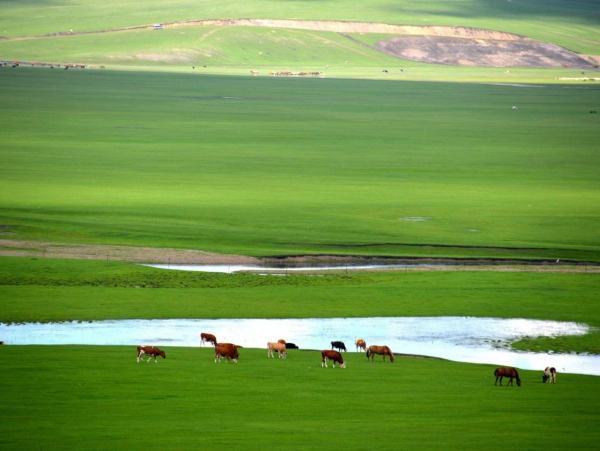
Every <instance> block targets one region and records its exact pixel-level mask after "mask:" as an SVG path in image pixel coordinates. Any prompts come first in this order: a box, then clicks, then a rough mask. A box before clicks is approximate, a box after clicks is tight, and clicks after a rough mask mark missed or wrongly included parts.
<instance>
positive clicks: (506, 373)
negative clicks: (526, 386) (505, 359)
mask: <svg viewBox="0 0 600 451" xmlns="http://www.w3.org/2000/svg"><path fill="white" fill-rule="evenodd" d="M494 376H496V382H494V385H497V384H498V382H500V385H502V378H504V377H508V378H509V379H510V380H509V381H508V384H506V385H507V386H508V385H513V379H516V381H517V386H519V387H520V386H521V378H520V377H519V372H518V371H517V370H516V369H515V368H512V367H510V366H502V367H499V368H496V369H495V370H494Z"/></svg>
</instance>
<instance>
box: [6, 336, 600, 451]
mask: <svg viewBox="0 0 600 451" xmlns="http://www.w3.org/2000/svg"><path fill="white" fill-rule="evenodd" d="M165 349H166V352H167V359H166V360H164V361H163V360H161V361H160V362H159V363H157V364H154V363H152V362H150V363H140V364H136V362H135V349H134V347H93V346H87V347H85V346H52V347H49V346H48V347H44V346H15V347H8V346H7V347H3V348H1V349H0V364H1V365H2V368H3V371H2V372H1V373H0V384H1V385H2V387H3V388H4V402H3V403H2V404H1V405H0V416H1V417H2V419H3V421H2V422H0V432H1V434H0V437H1V438H0V446H2V447H3V448H5V449H31V448H35V447H38V446H40V445H41V444H43V448H44V449H65V448H69V449H107V448H115V447H116V448H117V449H191V448H194V449H207V448H210V449H232V448H235V449H265V448H267V447H276V448H278V449H322V448H323V447H324V446H327V447H332V448H344V449H399V448H402V449H440V448H444V449H457V448H460V449H497V448H498V443H502V444H503V446H505V447H509V448H514V449H557V448H563V449H585V448H589V447H591V446H592V444H593V443H597V442H598V440H599V439H600V435H599V432H598V428H597V427H596V423H597V405H598V402H599V401H600V399H599V397H598V395H599V393H600V390H599V385H598V384H599V383H600V380H599V379H598V378H597V377H590V376H578V375H563V374H561V375H559V379H558V383H557V384H556V385H545V384H542V383H541V377H540V372H539V371H535V372H531V371H525V372H522V376H521V377H522V380H523V384H522V386H521V387H519V388H517V387H495V386H494V383H493V381H494V377H493V376H492V372H493V367H492V366H489V365H463V364H457V363H452V362H446V361H442V360H433V359H419V358H408V357H401V358H398V359H397V360H396V362H394V363H393V364H390V363H388V362H386V363H385V364H384V363H383V362H381V361H380V360H378V361H376V362H374V363H368V362H367V361H366V359H365V357H364V355H363V354H357V353H350V354H346V355H345V357H346V361H347V365H348V368H346V369H339V368H336V369H332V368H327V369H325V368H321V366H320V355H319V354H318V353H317V352H314V351H313V352H308V351H292V352H290V355H289V357H288V359H287V360H286V361H279V360H267V358H266V353H265V352H264V351H263V350H250V349H242V350H240V362H239V363H238V364H237V365H234V364H229V363H221V364H215V363H213V360H212V357H213V353H212V351H211V350H210V349H206V348H205V349H197V348H165Z"/></svg>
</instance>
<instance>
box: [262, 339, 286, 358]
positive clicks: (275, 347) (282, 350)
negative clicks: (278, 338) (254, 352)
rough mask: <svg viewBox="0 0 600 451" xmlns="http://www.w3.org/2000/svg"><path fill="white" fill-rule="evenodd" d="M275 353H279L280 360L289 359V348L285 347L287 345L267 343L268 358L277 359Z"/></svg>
mask: <svg viewBox="0 0 600 451" xmlns="http://www.w3.org/2000/svg"><path fill="white" fill-rule="evenodd" d="M275 352H277V356H278V357H279V358H280V359H285V358H286V357H287V348H286V347H285V343H271V342H268V343H267V358H270V357H271V358H273V359H274V358H275Z"/></svg>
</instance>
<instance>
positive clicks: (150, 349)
mask: <svg viewBox="0 0 600 451" xmlns="http://www.w3.org/2000/svg"><path fill="white" fill-rule="evenodd" d="M145 355H146V356H148V358H147V359H146V362H149V361H150V359H151V358H152V357H154V363H156V358H157V357H159V356H160V357H162V358H163V359H166V358H167V355H166V354H165V351H162V350H160V349H159V348H156V347H154V346H138V347H137V363H140V360H143V357H144V356H145Z"/></svg>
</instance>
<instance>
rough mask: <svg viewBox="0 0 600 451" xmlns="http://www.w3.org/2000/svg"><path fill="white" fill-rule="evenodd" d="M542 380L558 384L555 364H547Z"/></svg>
mask: <svg viewBox="0 0 600 451" xmlns="http://www.w3.org/2000/svg"><path fill="white" fill-rule="evenodd" d="M542 382H543V383H544V384H545V383H546V382H547V383H549V384H550V383H551V384H556V368H554V367H553V366H547V367H546V369H545V370H544V374H543V375H542Z"/></svg>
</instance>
